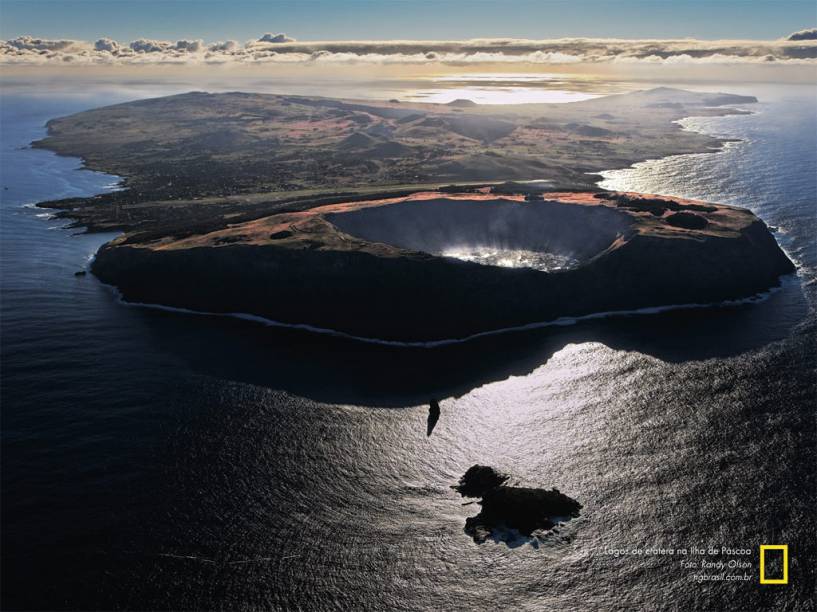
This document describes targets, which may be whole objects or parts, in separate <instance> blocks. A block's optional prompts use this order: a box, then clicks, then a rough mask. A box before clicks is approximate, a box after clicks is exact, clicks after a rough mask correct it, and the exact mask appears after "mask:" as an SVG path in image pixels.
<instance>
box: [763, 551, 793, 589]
mask: <svg viewBox="0 0 817 612" xmlns="http://www.w3.org/2000/svg"><path fill="white" fill-rule="evenodd" d="M788 583H789V546H788V544H761V545H760V584H788Z"/></svg>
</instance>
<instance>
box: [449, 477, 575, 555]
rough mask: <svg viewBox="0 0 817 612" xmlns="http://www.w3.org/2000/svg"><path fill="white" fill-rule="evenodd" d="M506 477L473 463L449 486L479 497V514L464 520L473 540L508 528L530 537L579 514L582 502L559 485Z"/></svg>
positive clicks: (497, 534) (465, 495) (468, 495)
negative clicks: (543, 485)
mask: <svg viewBox="0 0 817 612" xmlns="http://www.w3.org/2000/svg"><path fill="white" fill-rule="evenodd" d="M509 478H510V476H508V475H507V474H502V473H500V472H498V471H496V470H495V469H494V468H492V467H489V466H485V465H473V466H471V467H470V468H468V471H466V472H465V474H463V476H462V477H461V478H460V480H459V483H458V484H457V485H455V486H453V487H452V488H453V489H454V490H456V491H457V492H458V493H460V495H462V496H463V497H481V498H482V499H481V501H479V502H477V503H478V504H479V505H480V506H481V510H480V512H479V514H477V515H476V516H472V517H469V518H468V519H466V521H465V533H467V534H468V535H470V536H471V537H472V538H473V539H474V542H476V543H477V544H482V543H483V542H485V541H486V540H488V539H489V538H491V537H495V536H496V537H498V536H500V534H501V533H502V532H506V531H508V530H513V531H516V532H518V533H519V534H520V535H522V536H525V537H528V538H530V537H533V536H534V532H536V531H547V530H550V529H553V528H554V527H555V526H556V525H557V524H558V523H560V522H564V521H566V520H570V519H571V518H575V517H577V516H579V511H580V510H581V509H582V505H581V504H580V503H579V502H578V501H576V500H575V499H573V498H571V497H569V496H567V495H565V494H564V493H562V492H561V491H559V489H556V488H554V489H550V490H548V489H539V488H531V487H517V486H511V485H508V484H506V483H507V481H508V480H509Z"/></svg>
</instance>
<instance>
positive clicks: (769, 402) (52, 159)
mask: <svg viewBox="0 0 817 612" xmlns="http://www.w3.org/2000/svg"><path fill="white" fill-rule="evenodd" d="M689 88H690V89H694V87H693V86H690V87H689ZM722 89H726V90H728V91H734V92H735V93H753V94H755V95H757V96H758V98H760V100H761V102H760V103H759V104H757V105H751V110H753V111H754V114H751V115H742V116H731V117H722V118H706V119H703V118H690V119H687V120H684V121H683V122H682V123H683V125H684V126H685V127H686V128H688V129H695V130H700V131H704V132H707V133H710V134H715V135H718V136H724V137H727V138H731V139H739V140H740V141H739V142H734V143H730V144H728V145H727V146H726V147H725V148H724V149H723V150H721V151H719V152H714V153H707V154H701V155H684V156H678V157H671V158H667V159H663V160H656V161H648V162H645V163H643V164H637V165H636V166H635V167H633V168H630V169H619V170H615V171H610V172H608V173H606V175H605V181H604V186H606V187H609V188H615V189H628V190H639V191H647V192H652V193H658V194H670V195H678V196H686V197H695V198H701V199H705V200H712V201H716V202H725V203H729V204H735V205H738V206H745V207H747V208H750V209H751V210H752V211H754V212H755V213H756V214H757V215H758V216H759V217H761V218H762V219H763V220H764V221H765V222H766V223H767V224H768V225H769V226H770V227H771V228H772V229H773V231H774V232H775V235H776V237H777V238H778V240H779V242H780V243H781V245H782V246H783V247H784V248H785V250H786V251H787V253H788V254H789V255H790V257H791V258H792V259H793V260H794V261H795V262H796V263H797V265H798V272H797V274H796V275H792V276H790V277H788V278H786V279H784V282H783V284H782V288H781V289H780V290H778V291H776V292H773V293H772V294H770V296H769V297H768V299H766V300H764V301H762V302H760V303H756V304H748V305H742V306H729V307H720V308H710V309H696V310H688V311H676V312H669V313H663V314H656V315H640V316H630V317H622V318H617V319H609V320H601V321H590V322H585V323H581V324H577V325H573V326H566V327H559V328H549V329H543V330H539V331H535V332H525V333H511V334H507V335H503V336H497V337H492V338H486V339H482V340H478V341H474V342H470V343H468V344H465V345H459V346H457V345H455V346H447V347H441V348H439V349H433V350H431V349H398V348H396V347H385V346H376V345H369V344H362V343H357V342H351V341H345V340H342V339H338V338H331V337H326V336H316V335H312V334H309V333H306V332H301V331H296V330H284V329H271V328H265V327H261V326H258V325H256V324H253V323H251V322H247V321H239V320H228V319H213V318H207V317H200V316H188V315H183V314H178V313H169V312H162V311H156V310H146V309H140V308H135V307H130V306H126V305H123V304H122V303H120V302H119V301H118V300H117V297H116V295H115V294H114V292H113V291H111V290H110V289H109V288H107V287H105V286H103V285H102V284H101V283H99V282H98V281H97V280H96V279H95V278H94V277H93V276H92V275H90V274H88V275H86V276H75V272H77V271H81V270H84V269H86V267H87V266H88V263H89V260H90V258H91V257H93V254H94V252H95V251H96V249H97V248H98V247H99V246H100V245H101V244H103V243H104V242H105V241H107V240H110V239H111V238H112V236H113V235H112V234H91V235H89V234H83V233H81V229H79V228H77V229H70V228H67V227H66V225H67V222H66V221H65V220H59V219H54V218H52V217H51V216H50V213H49V211H46V210H42V209H36V208H33V207H32V206H31V205H32V204H33V203H35V202H38V201H41V200H46V199H53V198H63V197H70V196H80V195H88V194H93V193H98V192H101V191H104V190H106V189H113V188H116V185H117V182H118V179H117V177H112V176H108V175H104V174H99V173H93V172H89V171H86V170H81V165H80V162H79V161H78V160H76V159H73V158H66V157H58V156H56V155H54V154H52V153H50V152H47V151H42V150H32V149H30V148H28V146H27V145H28V143H29V142H31V141H32V140H35V139H37V138H40V137H42V136H43V135H44V133H45V130H44V124H45V122H46V120H48V119H50V118H53V117H57V116H61V115H66V114H69V113H73V112H76V111H79V110H82V109H86V108H92V107H96V106H101V105H104V104H109V103H113V102H118V101H121V100H124V99H128V98H131V97H134V96H133V92H130V93H129V92H119V93H111V92H110V91H108V90H91V91H84V92H82V93H77V92H71V91H67V90H64V89H62V90H59V91H54V92H48V93H47V94H44V95H33V94H32V93H31V91H26V92H20V91H16V90H13V89H11V88H9V89H4V90H3V94H2V99H1V100H0V101H1V102H2V104H1V105H0V111H1V112H2V124H1V125H0V127H2V150H0V155H1V157H0V169H1V170H2V175H1V176H0V255H2V257H0V275H1V276H0V280H1V281H2V286H1V287H0V289H1V290H2V293H1V294H0V296H1V299H0V306H2V310H1V311H0V323H1V324H2V343H1V345H0V350H1V351H2V379H1V380H0V393H1V397H0V399H2V608H3V609H50V610H56V609H82V610H91V609H141V610H144V609H173V610H179V609H208V610H210V609H245V610H246V609H319V610H333V609H337V610H348V609H368V610H385V609H401V610H475V609H521V610H617V609H621V610H664V609H668V610H669V609H671V610H676V609H677V610H707V611H709V610H741V611H744V610H759V609H768V610H783V609H786V610H800V609H808V607H807V606H808V605H809V604H808V603H807V602H809V601H810V600H811V598H812V597H813V594H814V588H815V569H814V568H815V560H817V550H815V541H817V538H816V537H815V535H816V529H815V527H816V524H815V521H816V520H817V519H815V512H814V508H815V507H817V494H815V488H816V487H817V483H815V470H814V466H815V461H817V456H816V455H815V447H816V446H817V435H815V418H814V417H815V411H814V407H815V399H817V398H816V397H815V337H816V334H815V329H817V318H816V317H815V310H814V308H815V297H816V296H815V287H817V274H816V271H817V241H815V236H817V210H816V209H817V95H816V93H817V92H815V88H813V87H793V86H792V87H788V86H786V87H784V86H780V87H765V86H764V87H746V88H734V87H726V86H724V87H723V88H722ZM151 93H154V94H155V93H161V92H158V91H154V90H151ZM747 108H750V107H749V106H747ZM535 178H536V177H531V179H532V180H533V179H535ZM431 399H438V400H439V401H440V405H441V417H440V421H439V423H438V424H437V426H436V428H435V429H434V431H433V433H432V435H431V436H427V435H426V418H427V414H428V402H429V401H430V400H431ZM475 463H480V464H485V465H491V466H494V467H495V468H497V469H499V470H501V471H505V472H507V473H509V474H512V475H513V478H514V480H515V481H516V482H518V483H520V484H522V485H527V486H541V487H548V488H549V487H557V488H559V489H560V490H561V491H562V492H564V493H566V494H568V495H570V496H571V497H573V498H575V499H577V500H579V501H580V502H581V503H582V504H583V506H584V508H583V510H582V512H581V516H580V517H579V518H577V519H574V520H572V521H570V522H568V523H566V524H565V525H564V526H562V527H560V528H559V529H558V530H557V533H553V534H551V535H548V536H545V537H543V538H542V540H541V542H540V541H531V542H522V541H520V542H515V543H514V544H512V545H507V544H505V543H496V542H492V541H489V542H487V543H485V544H482V545H477V544H475V543H474V541H473V540H472V539H471V538H470V537H469V536H468V535H467V534H465V533H464V531H463V528H464V525H465V519H466V518H467V517H469V516H473V515H474V514H476V513H477V511H478V508H477V507H476V506H474V505H463V500H462V499H461V498H460V497H459V496H458V495H457V494H456V493H455V492H454V491H452V490H451V489H450V486H451V485H452V484H454V483H456V481H457V479H458V478H459V477H460V476H461V475H462V473H463V472H465V470H466V469H467V468H468V467H469V466H471V465H473V464H475ZM766 543H785V544H788V545H789V547H790V555H791V568H790V584H789V585H788V586H787V587H770V586H762V585H759V584H758V580H757V561H758V559H757V549H758V546H759V545H760V544H766ZM689 546H699V547H708V546H716V547H721V546H726V547H730V548H739V547H740V548H750V549H752V551H753V554H752V556H751V557H750V560H751V562H752V563H753V567H752V569H750V570H747V572H748V573H749V574H751V580H750V581H747V582H727V581H720V582H708V583H703V584H698V583H696V582H694V581H693V579H692V578H691V576H690V575H691V574H692V573H693V572H690V571H688V570H683V569H682V568H680V567H679V561H678V559H677V558H674V557H670V556H666V555H664V556H660V555H655V556H649V557H644V558H639V559H636V558H633V557H630V556H613V555H610V554H608V553H607V552H606V551H609V549H623V548H634V547H642V548H643V547H662V548H680V547H689Z"/></svg>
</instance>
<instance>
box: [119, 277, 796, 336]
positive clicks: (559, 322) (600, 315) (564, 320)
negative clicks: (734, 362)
mask: <svg viewBox="0 0 817 612" xmlns="http://www.w3.org/2000/svg"><path fill="white" fill-rule="evenodd" d="M796 278H797V277H796V274H794V273H793V274H789V275H787V276H785V277H783V278H782V279H781V284H780V285H778V286H777V287H772V288H770V289H768V290H767V291H763V292H761V293H757V294H755V295H752V296H749V297H746V298H741V299H737V300H725V301H723V302H715V303H709V304H698V303H690V304H667V305H665V306H651V307H647V308H636V309H632V310H612V311H606V312H597V313H592V314H587V315H581V316H576V317H559V318H558V319H553V320H550V321H537V322H533V323H526V324H524V325H514V326H511V327H502V328H499V329H492V330H488V331H484V332H478V333H476V334H471V335H468V336H463V337H462V338H444V339H440V340H429V341H400V340H384V339H382V338H369V337H366V336H357V335H355V334H349V333H347V332H342V331H338V330H335V329H329V328H326V327H319V326H316V325H309V324H308V323H284V322H282V321H275V320H273V319H268V318H266V317H262V316H260V315H254V314H250V313H246V312H208V311H202V310H192V309H190V308H180V307H176V306H165V305H164V304H149V303H145V302H129V301H127V300H125V299H124V298H123V297H122V294H121V293H120V292H119V290H118V289H116V287H113V286H111V288H112V289H113V290H114V291H115V293H116V294H117V298H118V300H119V301H120V302H121V303H122V304H124V305H126V306H133V307H135V308H148V309H152V310H162V311H165V312H174V313H179V314H190V315H197V316H206V317H229V318H233V319H241V320H243V321H250V322H252V323H259V324H261V325H263V326H265V327H281V328H286V329H298V330H302V331H307V332H311V333H315V334H324V335H327V336H332V337H335V338H342V339H344V340H354V341H356V342H364V343H366V344H378V345H382V346H396V347H405V348H436V347H441V346H450V345H453V344H463V343H465V342H469V341H471V340H476V339H478V338H487V337H490V336H497V335H500V334H507V333H513V332H521V331H531V330H537V329H543V328H546V327H565V326H569V325H576V324H577V323H580V322H582V321H593V320H597V319H609V318H614V317H631V316H640V315H654V314H660V313H663V312H670V311H676V310H693V309H702V308H727V307H734V306H740V305H746V304H757V303H760V302H763V301H765V300H768V299H769V298H770V297H771V296H772V295H773V294H775V293H777V292H778V291H780V290H781V289H782V288H783V285H784V284H785V283H787V282H792V279H794V281H795V282H797V281H796Z"/></svg>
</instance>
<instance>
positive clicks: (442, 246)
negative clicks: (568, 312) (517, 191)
mask: <svg viewBox="0 0 817 612" xmlns="http://www.w3.org/2000/svg"><path fill="white" fill-rule="evenodd" d="M327 218H328V220H329V221H330V222H331V223H333V224H334V225H335V226H336V227H338V228H339V229H340V230H342V231H344V232H346V233H347V234H350V235H352V236H355V237H357V238H362V239H363V240H366V241H369V242H381V243H385V244H390V245H393V246H397V247H400V248H402V249H407V250H412V251H423V252H425V253H431V254H433V255H444V256H447V257H456V258H458V259H465V260H467V261H475V262H477V263H482V264H486V265H499V266H505V267H529V268H534V269H538V270H546V271H553V270H559V269H565V268H571V267H576V266H578V265H580V264H581V263H582V262H584V261H587V260H589V259H591V258H592V257H593V256H595V255H597V254H598V253H600V252H602V251H604V250H605V249H606V248H607V247H608V246H609V245H610V244H611V243H612V242H613V241H614V240H615V239H616V238H617V237H618V236H620V235H621V234H623V233H625V232H626V231H627V230H628V229H629V227H630V220H629V218H628V217H627V216H626V215H624V214H622V213H620V212H619V211H616V210H613V209H610V208H606V207H603V206H593V207H590V206H582V205H576V204H564V203H561V202H556V201H534V202H515V201H509V200H499V199H498V200H489V201H485V200H480V201H463V200H449V199H437V200H428V201H421V202H400V203H396V204H391V205H388V206H378V207H374V208H364V209H360V210H356V211H352V212H345V213H338V214H332V215H328V217H327Z"/></svg>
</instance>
